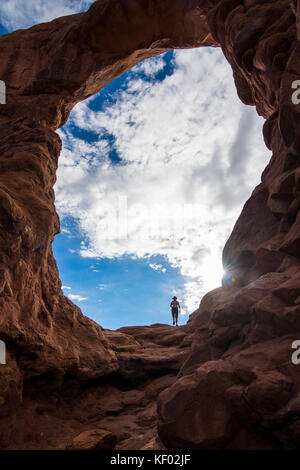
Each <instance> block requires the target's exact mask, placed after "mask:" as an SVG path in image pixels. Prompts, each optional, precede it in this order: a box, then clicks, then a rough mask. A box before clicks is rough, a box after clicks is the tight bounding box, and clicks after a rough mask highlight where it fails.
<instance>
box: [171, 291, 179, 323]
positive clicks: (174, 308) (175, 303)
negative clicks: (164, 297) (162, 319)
mask: <svg viewBox="0 0 300 470" xmlns="http://www.w3.org/2000/svg"><path fill="white" fill-rule="evenodd" d="M170 307H171V309H172V317H173V325H175V324H176V326H178V311H179V310H180V304H179V302H178V300H177V297H176V296H175V295H174V297H173V300H172V302H171V303H170Z"/></svg>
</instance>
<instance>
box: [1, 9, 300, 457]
mask: <svg viewBox="0 0 300 470" xmlns="http://www.w3.org/2000/svg"><path fill="white" fill-rule="evenodd" d="M297 8H298V10H299V5H298V7H297V6H296V5H295V2H292V1H289V0H278V1H276V0H275V1H272V2H271V1H268V0H265V1H264V0H244V1H243V0H207V1H206V0H202V1H201V0H188V1H187V0H99V1H97V2H95V3H94V4H93V5H92V7H91V8H90V10H89V11H88V12H86V13H82V14H78V15H73V16H69V17H64V18H60V19H57V20H55V21H52V22H51V23H46V24H42V25H38V26H35V27H33V28H30V29H28V30H24V31H16V32H14V33H12V34H9V35H6V36H2V37H0V55H1V63H0V79H1V80H4V81H5V83H6V86H7V104H6V105H0V168H1V172H0V308H1V318H0V338H1V339H2V340H4V341H5V342H6V345H7V365H6V366H1V365H0V435H1V438H0V440H1V442H0V445H1V447H2V448H65V447H66V446H70V445H71V446H72V445H75V444H76V442H79V441H80V446H84V445H87V446H98V445H99V446H100V444H99V442H100V437H101V439H102V436H106V435H109V436H110V437H109V439H110V444H109V445H112V444H111V443H112V442H113V443H114V445H116V446H117V448H119V449H134V448H136V449H137V448H144V449H150V448H158V449H159V448H164V446H165V447H167V448H170V449H218V448H229V449H246V448H254V449H256V448H257V449H258V448H263V449H268V448H274V447H275V448H276V447H284V448H295V447H297V446H299V443H300V420H299V410H300V408H299V407H300V404H299V399H298V398H297V397H298V394H299V390H300V382H299V378H300V374H299V370H300V369H298V368H297V367H298V366H296V365H293V364H292V362H291V354H292V350H291V344H292V342H293V341H294V340H296V339H300V320H299V318H300V317H299V315H300V266H299V264H300V261H299V255H300V219H299V217H300V215H299V206H300V196H299V194H300V193H299V191H300V189H299V188H300V185H299V177H300V172H299V165H300V140H299V132H298V130H299V124H300V105H295V104H293V103H292V99H291V97H292V93H293V92H294V91H295V90H294V89H293V88H292V83H293V82H294V81H295V80H297V79H299V72H300V46H299V44H300V42H299V40H298V34H299V31H300V30H299V17H300V14H299V13H300V10H299V11H298V10H297ZM200 46H220V47H222V50H223V52H224V55H225V56H226V58H227V60H228V61H229V63H230V64H231V66H232V70H233V74H234V79H235V83H236V88H237V93H238V95H239V97H240V99H241V100H242V101H243V102H244V103H246V104H250V105H254V106H256V109H257V111H258V113H259V114H261V115H262V116H264V117H265V118H266V123H265V125H264V138H265V142H266V145H267V146H268V147H269V148H270V149H271V150H272V152H273V155H272V158H271V161H270V163H269V165H268V166H267V168H266V169H265V171H264V173H263V175H262V181H261V184H260V185H259V186H258V187H257V188H255V189H254V191H253V193H252V196H251V197H250V199H249V200H248V201H247V203H246V204H245V206H244V208H243V211H242V213H241V216H240V217H239V219H238V221H237V223H236V225H235V227H234V229H233V232H232V234H231V236H230V238H229V240H228V241H227V243H226V245H225V247H224V251H223V262H224V265H225V266H226V267H227V271H228V275H227V277H226V278H224V287H222V288H220V289H217V290H214V291H212V292H210V293H208V294H207V295H206V296H205V297H204V298H203V299H202V301H201V304H200V307H199V309H198V310H196V311H195V312H194V313H193V314H192V315H191V316H190V320H189V322H188V324H187V325H186V326H184V327H179V328H177V329H174V328H172V327H169V326H166V325H153V326H151V327H132V328H121V329H120V330H119V331H117V332H111V331H108V330H103V329H102V328H101V327H100V326H99V325H97V324H96V323H95V322H93V321H92V320H90V319H88V318H86V317H85V316H83V315H82V313H81V311H80V309H79V308H78V307H76V306H75V305H74V304H73V303H72V302H71V301H70V300H69V299H67V298H66V297H64V295H63V292H62V290H61V282H60V280H59V274H58V270H57V266H56V263H55V260H54V258H53V254H52V250H51V243H52V241H53V238H54V236H55V234H57V233H58V232H59V220H58V216H57V214H56V212H55V207H54V193H53V185H54V183H55V171H56V168H57V161H58V157H59V153H60V150H61V141H60V139H59V137H58V135H57V134H56V133H55V130H56V129H57V128H58V127H60V126H62V125H63V124H64V123H65V122H66V120H67V118H68V115H69V113H70V111H71V109H72V107H73V106H74V105H75V104H76V103H77V102H79V101H81V100H84V99H85V98H87V97H89V96H91V95H92V94H94V93H96V92H97V91H99V90H100V89H101V88H103V87H104V86H105V85H106V84H107V83H109V82H110V81H111V80H113V79H114V78H116V77H117V76H119V75H120V74H121V73H123V72H125V71H126V70H128V69H129V68H130V67H132V66H134V65H135V64H137V63H138V62H140V61H141V60H144V59H146V58H149V57H153V56H155V55H158V54H160V53H162V52H165V51H167V50H168V49H170V48H190V47H200ZM230 276H234V277H235V278H236V280H237V282H236V284H235V285H234V286H231V285H230V282H229V278H230ZM160 392H162V393H160ZM159 393H160V395H159V398H158V408H157V411H158V414H157V415H156V400H157V396H158V394H159ZM157 424H158V426H157ZM157 430H158V435H157ZM12 431H13V433H12ZM105 431H109V432H110V433H112V434H107V433H105ZM82 433H85V434H82ZM76 436H80V437H78V439H77V440H76ZM91 436H92V437H91ZM95 436H96V437H95ZM74 438H75V441H74ZM98 438H99V439H98ZM95 439H96V441H97V442H96V441H95ZM97 439H98V440H97ZM71 442H73V444H70V443H71ZM74 442H75V444H74ZM85 443H86V444H85ZM105 445H106V444H105ZM81 448H82V447H81Z"/></svg>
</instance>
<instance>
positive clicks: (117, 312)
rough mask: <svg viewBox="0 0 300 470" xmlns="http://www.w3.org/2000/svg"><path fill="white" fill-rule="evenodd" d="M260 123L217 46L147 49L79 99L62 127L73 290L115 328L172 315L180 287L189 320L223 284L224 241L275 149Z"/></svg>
mask: <svg viewBox="0 0 300 470" xmlns="http://www.w3.org/2000/svg"><path fill="white" fill-rule="evenodd" d="M208 77H209V80H208V79H207V78H208ZM229 109H230V113H229V112H228V110H229ZM261 127H262V119H261V118H259V117H258V116H257V114H256V111H255V109H254V108H252V107H251V108H250V107H247V106H245V105H243V104H242V103H241V102H240V101H239V100H238V97H237V96H236V89H235V86H234V83H233V79H232V72H231V69H230V66H229V65H228V64H227V62H226V61H225V59H224V58H223V55H222V52H221V51H220V50H217V49H213V48H205V49H193V50H189V51H184V50H182V51H169V52H167V53H164V54H163V55H160V56H158V57H156V58H153V59H148V60H146V61H144V62H141V63H140V64H139V65H138V66H136V67H134V68H133V69H131V70H130V71H129V72H127V73H125V74H124V75H122V76H121V77H120V78H118V79H117V80H116V81H115V82H112V83H111V84H110V85H108V86H107V87H106V88H104V89H103V90H102V91H101V92H100V93H99V94H97V95H96V96H95V97H93V98H90V99H88V101H85V102H83V103H80V104H79V105H77V106H76V107H75V109H74V110H73V111H72V113H71V116H70V118H69V121H68V123H67V124H66V125H65V126H64V127H63V128H62V129H61V130H60V131H59V135H60V137H61V138H62V141H63V150H62V153H61V156H60V163H59V168H58V181H57V183H56V207H57V210H58V212H59V214H60V215H61V219H62V234H61V235H59V236H58V237H56V241H55V242H54V254H55V256H56V259H57V261H58V264H59V268H60V273H61V276H62V281H63V289H64V292H65V294H66V295H67V296H68V297H69V298H70V299H71V300H73V301H74V302H75V303H77V305H79V306H80V308H81V309H82V311H83V312H84V313H85V314H87V315H88V316H90V317H91V318H93V319H94V320H96V321H97V322H98V323H100V324H101V325H102V326H104V327H105V328H110V329H116V328H119V327H121V326H129V325H139V324H151V323H169V322H170V312H169V299H171V297H172V296H173V295H174V294H176V295H177V296H178V297H179V298H180V300H181V301H182V313H184V315H182V317H181V323H182V324H183V323H185V322H186V321H187V319H188V315H189V314H190V313H192V312H193V311H194V310H195V309H197V308H198V305H199V301H200V300H201V297H202V296H203V295H204V294H205V293H207V292H208V291H210V290H212V289H213V288H215V287H218V286H220V285H221V279H222V274H223V273H222V264H221V258H222V249H223V246H224V244H225V242H226V239H227V238H228V236H229V235H230V232H231V230H232V226H233V224H234V221H235V220H236V219H237V217H238V215H239V213H240V212H241V209H242V206H243V204H244V203H245V201H246V200H247V198H248V197H249V196H250V192H251V190H252V188H253V187H254V186H255V185H256V184H258V183H259V180H260V174H261V172H262V170H263V169H264V167H265V166H266V164H267V162H268V160H269V158H270V153H269V152H268V150H267V149H266V147H265V145H264V143H263V139H262V135H261ZM68 244H70V245H69V246H68ZM68 250H69V251H68ZM83 273H84V274H83Z"/></svg>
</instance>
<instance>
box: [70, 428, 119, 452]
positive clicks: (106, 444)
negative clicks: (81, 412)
mask: <svg viewBox="0 0 300 470" xmlns="http://www.w3.org/2000/svg"><path fill="white" fill-rule="evenodd" d="M115 446H116V436H115V435H114V434H113V433H111V432H109V431H106V430H105V429H93V430H91V431H85V432H82V433H81V434H79V436H76V437H74V439H73V440H72V444H71V445H70V446H69V447H68V448H69V449H72V450H113V449H114V448H115Z"/></svg>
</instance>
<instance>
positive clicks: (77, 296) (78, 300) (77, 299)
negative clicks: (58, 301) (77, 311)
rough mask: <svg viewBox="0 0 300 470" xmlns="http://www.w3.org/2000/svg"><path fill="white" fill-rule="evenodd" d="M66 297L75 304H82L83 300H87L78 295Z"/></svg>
mask: <svg viewBox="0 0 300 470" xmlns="http://www.w3.org/2000/svg"><path fill="white" fill-rule="evenodd" d="M68 297H69V298H70V299H71V300H75V301H76V302H83V301H84V300H87V299H88V297H82V296H81V295H78V294H68Z"/></svg>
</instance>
